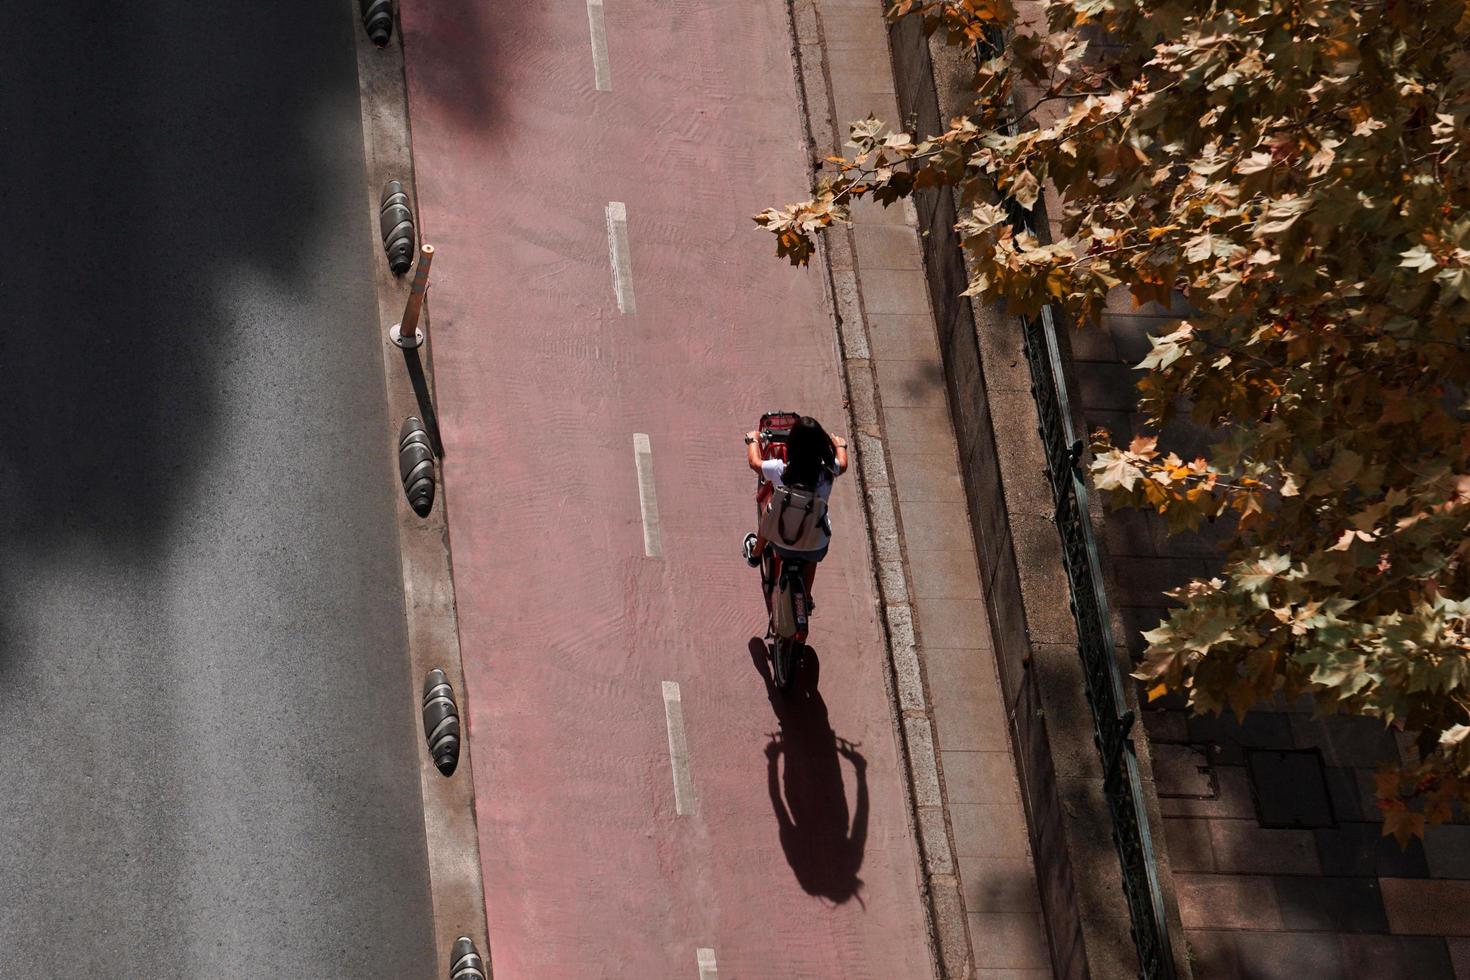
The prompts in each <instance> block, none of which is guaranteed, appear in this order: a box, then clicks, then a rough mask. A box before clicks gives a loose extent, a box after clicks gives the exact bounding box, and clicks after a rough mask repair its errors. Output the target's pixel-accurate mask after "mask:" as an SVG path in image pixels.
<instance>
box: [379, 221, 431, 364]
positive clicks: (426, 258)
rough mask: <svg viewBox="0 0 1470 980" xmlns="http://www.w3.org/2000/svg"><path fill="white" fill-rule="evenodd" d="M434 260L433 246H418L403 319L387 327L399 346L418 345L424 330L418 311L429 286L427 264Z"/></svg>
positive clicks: (410, 346) (389, 334) (422, 306)
mask: <svg viewBox="0 0 1470 980" xmlns="http://www.w3.org/2000/svg"><path fill="white" fill-rule="evenodd" d="M433 261H434V246H432V245H421V246H419V265H418V268H417V269H415V270H414V272H413V285H412V286H410V287H409V290H408V302H407V303H406V304H405V305H404V307H403V319H402V320H400V321H399V322H398V323H395V324H393V326H392V327H390V328H389V329H388V338H389V339H390V340H392V341H393V343H395V344H397V345H398V346H399V347H404V348H412V347H420V346H422V345H423V342H424V332H423V331H422V330H420V329H419V313H420V312H422V311H423V308H424V292H425V291H426V290H427V289H428V288H429V264H430V263H431V262H433Z"/></svg>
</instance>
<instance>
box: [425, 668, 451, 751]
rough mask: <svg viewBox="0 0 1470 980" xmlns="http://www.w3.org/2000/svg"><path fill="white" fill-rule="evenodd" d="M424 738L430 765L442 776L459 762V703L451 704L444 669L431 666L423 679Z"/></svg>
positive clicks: (447, 679)
mask: <svg viewBox="0 0 1470 980" xmlns="http://www.w3.org/2000/svg"><path fill="white" fill-rule="evenodd" d="M423 713H424V738H425V739H426V740H427V741H428V743H429V754H430V755H432V756H433V757H434V766H435V768H437V769H438V770H439V771H440V772H441V773H443V774H444V775H446V776H450V775H453V774H454V767H455V766H457V765H459V706H458V705H456V704H455V703H454V688H452V687H450V686H449V678H447V677H445V676H444V671H442V670H440V669H439V668H438V667H435V668H434V669H433V670H431V671H429V676H428V677H427V678H426V679H425V680H424V712H423Z"/></svg>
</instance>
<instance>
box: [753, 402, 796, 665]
mask: <svg viewBox="0 0 1470 980" xmlns="http://www.w3.org/2000/svg"><path fill="white" fill-rule="evenodd" d="M800 418H801V416H800V415H798V414H796V413H795V412H767V413H766V414H764V415H762V416H761V420H760V425H759V426H757V430H758V431H759V432H760V450H761V458H762V459H781V460H784V459H785V458H786V436H787V434H788V433H789V432H790V431H791V427H792V426H794V425H795V424H796V423H797V421H798V420H799V419H800ZM774 492H775V487H774V485H773V484H771V483H769V482H767V481H766V480H764V479H762V478H761V477H759V476H758V477H756V493H755V513H756V523H757V524H759V523H760V517H761V514H762V513H763V512H764V511H765V507H766V504H767V503H768V502H769V501H770V499H771V494H772V493H774ZM754 537H755V535H753V534H752V535H747V540H749V539H753V538H754ZM760 559H761V562H760V570H761V591H762V592H763V593H764V595H765V599H766V616H767V621H766V637H765V638H766V640H767V641H768V642H769V645H768V649H769V652H770V657H771V677H772V680H774V681H775V683H776V689H777V690H779V691H782V692H785V691H787V690H788V689H789V688H790V687H791V679H792V677H793V676H795V673H796V665H797V661H798V660H799V659H800V657H801V651H802V649H803V648H804V647H805V645H806V637H807V616H808V615H809V614H810V612H811V604H810V602H809V601H808V598H807V594H806V584H805V583H806V580H805V578H803V571H804V569H805V565H806V562H805V561H802V560H800V559H795V558H792V559H783V558H782V557H781V556H780V555H779V554H777V552H776V549H775V548H773V547H771V545H770V543H769V542H767V544H766V549H765V551H764V552H763V553H762V554H761V556H760Z"/></svg>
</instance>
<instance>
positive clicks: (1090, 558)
mask: <svg viewBox="0 0 1470 980" xmlns="http://www.w3.org/2000/svg"><path fill="white" fill-rule="evenodd" d="M989 43H990V46H991V48H992V49H993V50H999V49H1000V47H1001V46H1002V45H1003V44H1004V38H1003V36H1002V35H1001V34H1000V32H999V31H995V32H993V33H992V34H991V35H990V36H989ZM976 53H977V56H978V57H981V58H988V57H990V56H992V55H991V53H988V52H984V51H977V52H976ZM1012 130H1013V131H1014V124H1012ZM1006 208H1007V211H1008V214H1009V218H1010V221H1011V224H1012V226H1013V227H1016V228H1024V229H1026V230H1027V231H1031V232H1032V233H1035V231H1036V229H1035V227H1034V222H1033V217H1032V214H1031V213H1030V212H1028V211H1026V210H1025V209H1023V208H1021V207H1019V206H1018V205H1016V203H1015V202H1014V201H1009V200H1008V201H1006ZM1056 319H1057V317H1056V314H1055V312H1054V311H1053V310H1052V309H1051V308H1050V307H1048V308H1045V309H1043V310H1042V311H1041V315H1040V316H1038V317H1024V316H1023V317H1020V320H1021V328H1022V332H1023V337H1024V340H1025V350H1026V363H1027V365H1028V366H1029V367H1030V369H1031V394H1032V396H1033V397H1034V398H1035V400H1036V414H1037V417H1038V419H1039V425H1038V431H1039V433H1040V436H1041V444H1042V446H1043V447H1044V449H1045V452H1046V472H1047V479H1048V481H1049V482H1050V483H1051V492H1052V501H1053V503H1054V504H1055V508H1056V510H1055V515H1056V525H1057V533H1058V534H1059V535H1060V536H1061V539H1062V562H1063V564H1064V565H1065V566H1066V570H1067V582H1068V584H1069V586H1070V588H1071V593H1072V600H1071V607H1072V618H1073V619H1074V620H1075V621H1076V624H1077V653H1078V655H1079V656H1080V657H1081V659H1082V670H1083V676H1084V678H1085V683H1086V687H1087V703H1088V706H1089V707H1090V708H1091V710H1092V724H1093V741H1094V742H1095V743H1096V745H1097V748H1098V752H1099V753H1100V754H1101V756H1102V763H1103V793H1104V795H1105V796H1106V798H1107V801H1108V810H1109V812H1110V814H1111V817H1112V825H1113V843H1114V845H1115V846H1116V847H1117V849H1118V862H1119V864H1120V865H1121V866H1122V881H1123V893H1124V895H1125V897H1126V899H1127V901H1128V915H1129V919H1130V921H1131V926H1132V935H1133V945H1134V947H1135V948H1136V949H1137V950H1138V966H1139V975H1140V976H1141V977H1143V978H1145V980H1174V977H1175V970H1174V956H1173V952H1172V949H1171V947H1170V944H1169V924H1168V920H1167V919H1166V918H1165V913H1164V900H1163V895H1162V893H1161V892H1160V890H1159V875H1158V867H1157V865H1156V863H1155V861H1154V850H1153V842H1152V840H1151V837H1150V834H1149V827H1148V817H1147V814H1146V811H1145V809H1144V802H1143V786H1142V783H1141V782H1140V781H1139V778H1138V757H1137V755H1136V754H1135V752H1134V746H1133V739H1132V732H1133V723H1134V720H1135V715H1134V713H1133V711H1131V710H1128V709H1127V707H1126V706H1127V703H1128V702H1127V701H1126V700H1125V698H1124V696H1123V678H1122V676H1121V674H1120V672H1119V670H1118V661H1117V658H1116V653H1115V649H1114V646H1113V631H1112V618H1111V616H1110V615H1109V613H1108V598H1107V589H1106V587H1105V586H1104V584H1103V576H1102V565H1101V562H1100V561H1099V558H1098V552H1097V542H1096V540H1094V537H1093V532H1092V522H1091V519H1090V518H1089V516H1088V511H1087V484H1086V481H1085V479H1084V477H1083V475H1082V472H1081V464H1082V454H1083V450H1084V449H1085V446H1084V444H1083V442H1082V440H1081V439H1079V438H1077V435H1076V433H1075V431H1074V430H1073V426H1072V413H1071V409H1070V406H1069V405H1068V401H1067V384H1066V372H1065V368H1064V364H1063V360H1062V355H1061V350H1060V347H1059V346H1058V343H1057V329H1056Z"/></svg>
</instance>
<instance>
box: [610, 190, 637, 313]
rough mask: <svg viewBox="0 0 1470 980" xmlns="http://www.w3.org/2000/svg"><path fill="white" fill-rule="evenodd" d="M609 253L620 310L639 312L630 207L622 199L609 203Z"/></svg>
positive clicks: (623, 311) (614, 290)
mask: <svg viewBox="0 0 1470 980" xmlns="http://www.w3.org/2000/svg"><path fill="white" fill-rule="evenodd" d="M607 254H608V260H609V261H610V262H611V263H612V277H613V292H614V293H616V294H617V297H618V310H619V312H622V313H627V314H633V313H636V312H638V306H637V304H636V303H634V302H633V259H632V257H631V256H630V254H629V252H628V208H627V206H626V205H624V204H623V202H622V201H609V202H608V203H607Z"/></svg>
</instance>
